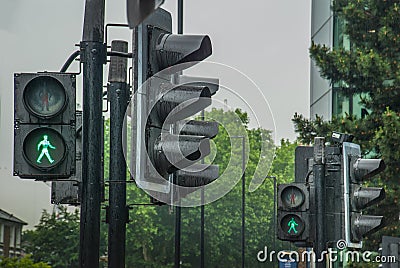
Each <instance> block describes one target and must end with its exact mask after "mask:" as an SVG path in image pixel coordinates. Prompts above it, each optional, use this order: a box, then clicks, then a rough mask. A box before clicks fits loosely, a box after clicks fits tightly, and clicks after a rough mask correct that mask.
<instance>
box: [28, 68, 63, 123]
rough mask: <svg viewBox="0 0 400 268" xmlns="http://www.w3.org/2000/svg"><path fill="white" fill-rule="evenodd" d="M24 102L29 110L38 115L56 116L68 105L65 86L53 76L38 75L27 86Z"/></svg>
mask: <svg viewBox="0 0 400 268" xmlns="http://www.w3.org/2000/svg"><path fill="white" fill-rule="evenodd" d="M24 103H25V105H26V107H27V109H28V110H29V112H30V113H32V114H34V115H36V116H38V117H42V118H49V117H53V116H56V115H58V114H59V113H60V112H62V111H63V110H64V108H65V105H66V95H65V90H64V87H63V86H62V84H61V83H60V82H59V81H58V80H57V79H55V78H53V77H50V76H39V77H36V78H34V79H32V80H31V81H30V82H29V83H28V84H27V86H26V87H25V90H24Z"/></svg>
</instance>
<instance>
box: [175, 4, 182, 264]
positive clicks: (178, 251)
mask: <svg viewBox="0 0 400 268" xmlns="http://www.w3.org/2000/svg"><path fill="white" fill-rule="evenodd" d="M182 33H183V0H178V34H182ZM181 218H182V211H181V207H180V206H179V205H178V206H177V207H176V209H175V266H174V267H175V268H179V267H180V266H181Z"/></svg>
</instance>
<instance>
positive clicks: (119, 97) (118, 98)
mask: <svg viewBox="0 0 400 268" xmlns="http://www.w3.org/2000/svg"><path fill="white" fill-rule="evenodd" d="M111 50H112V51H118V52H128V43H127V42H126V41H118V40H116V41H112V43H111ZM126 74H127V59H126V58H121V57H111V60H110V69H109V74H108V81H109V84H108V94H107V96H108V100H109V102H110V176H109V182H110V191H109V200H110V201H109V202H110V203H109V208H108V217H107V218H108V224H109V225H108V267H110V268H111V267H112V268H123V267H125V238H126V223H127V220H128V219H127V215H128V209H127V207H126V183H125V180H126V165H125V159H124V154H123V148H122V146H123V144H126V141H125V143H124V140H123V139H124V138H126V136H125V135H123V133H122V126H123V123H124V120H125V118H124V116H125V110H126V107H127V103H128V99H129V91H128V90H127V83H126V80H127V79H126V76H127V75H126Z"/></svg>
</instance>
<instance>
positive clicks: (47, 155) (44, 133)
mask: <svg viewBox="0 0 400 268" xmlns="http://www.w3.org/2000/svg"><path fill="white" fill-rule="evenodd" d="M23 148H24V156H25V158H26V159H27V161H28V162H29V163H30V164H31V165H32V166H34V167H37V168H40V169H44V170H48V169H51V168H53V167H56V166H57V165H58V164H59V163H60V162H62V160H63V159H64V156H65V152H66V150H65V143H64V139H63V138H62V136H61V135H60V134H59V133H58V132H57V131H56V130H53V129H50V128H38V129H35V130H33V131H31V132H30V133H29V134H28V135H27V136H26V138H25V140H24V147H23Z"/></svg>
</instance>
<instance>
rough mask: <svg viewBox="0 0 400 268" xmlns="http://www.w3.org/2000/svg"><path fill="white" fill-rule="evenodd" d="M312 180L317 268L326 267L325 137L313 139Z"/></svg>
mask: <svg viewBox="0 0 400 268" xmlns="http://www.w3.org/2000/svg"><path fill="white" fill-rule="evenodd" d="M313 172H314V181H315V207H316V222H315V223H316V224H315V226H316V232H315V234H316V239H315V245H314V247H315V253H316V254H317V259H321V261H318V262H317V263H316V267H317V268H325V267H326V259H325V257H326V256H321V255H322V252H323V251H324V250H325V196H326V195H325V138H321V137H317V138H315V139H314V166H313Z"/></svg>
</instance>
